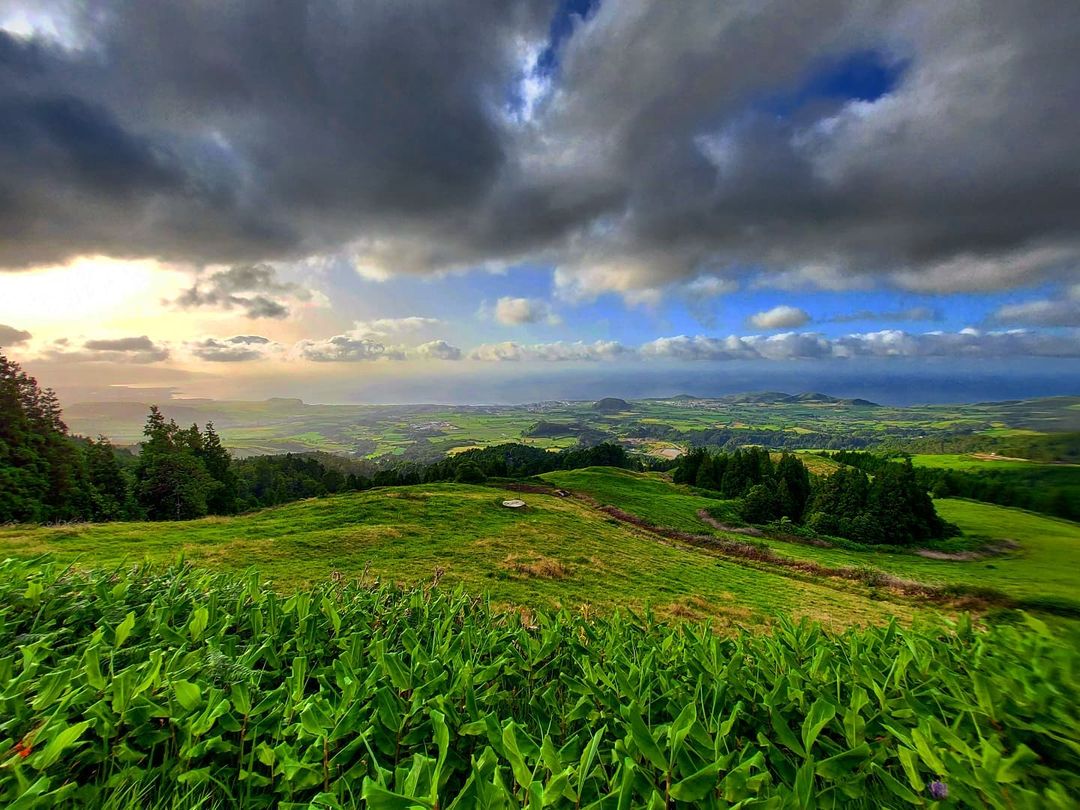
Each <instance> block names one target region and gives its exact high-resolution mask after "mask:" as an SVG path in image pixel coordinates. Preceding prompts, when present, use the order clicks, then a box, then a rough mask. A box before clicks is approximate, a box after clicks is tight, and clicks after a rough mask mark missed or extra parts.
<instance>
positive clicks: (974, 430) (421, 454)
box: [65, 394, 1080, 461]
mask: <svg viewBox="0 0 1080 810" xmlns="http://www.w3.org/2000/svg"><path fill="white" fill-rule="evenodd" d="M1078 402H1080V399H1078V398H1076V397H1051V398H1047V399H1040V400H1028V401H1024V402H1021V403H1016V402H1003V403H979V404H974V405H964V406H962V407H961V406H945V405H928V406H913V407H891V406H877V405H874V404H873V403H865V404H861V403H860V402H859V401H852V400H841V399H836V398H833V397H827V396H825V395H821V394H812V395H801V396H789V395H786V394H750V395H733V396H728V397H720V398H714V399H706V398H694V397H672V398H669V399H647V400H634V401H631V402H628V403H626V409H625V410H621V411H616V412H607V411H598V410H597V409H596V408H595V407H594V403H593V402H561V401H560V402H539V403H532V404H523V405H476V406H447V405H400V406H389V405H313V404H308V403H304V402H302V401H300V400H296V399H271V400H266V401H265V402H231V401H214V400H179V399H178V400H171V401H167V402H165V403H162V410H163V411H164V413H165V414H166V416H168V417H170V418H175V419H176V420H177V421H178V422H179V423H181V424H191V423H192V422H199V423H205V422H207V421H213V422H214V424H215V426H216V427H217V429H218V431H219V432H220V433H221V435H222V437H223V441H224V442H225V444H226V446H227V447H228V448H229V449H230V450H232V451H233V452H234V453H235V454H237V455H240V456H246V455H260V454H269V453H283V452H312V451H325V452H332V453H340V454H344V455H349V456H353V457H357V458H368V459H380V458H382V459H387V460H393V459H408V460H427V461H430V460H434V459H437V458H439V457H441V456H442V455H444V454H446V453H448V452H454V451H458V450H460V449H461V448H466V447H476V446H480V447H486V446H490V445H493V444H501V443H505V442H521V443H525V444H532V445H534V446H537V447H553V448H560V447H569V446H572V445H574V444H576V443H577V442H578V441H579V439H580V438H583V437H586V438H588V439H590V440H592V441H596V440H601V439H607V440H610V441H621V442H624V443H626V446H627V447H629V448H631V449H636V450H637V451H639V452H643V453H648V454H652V455H654V456H656V457H667V456H670V450H671V449H672V448H679V447H685V446H688V445H691V444H695V443H700V444H725V443H735V444H739V443H744V444H753V443H765V444H768V445H769V446H773V447H784V448H789V449H795V448H821V447H826V446H839V447H876V446H880V445H888V446H893V445H895V444H896V443H897V442H903V441H918V442H920V443H922V444H924V445H929V446H930V449H931V450H934V451H936V450H942V452H945V451H946V449H947V448H948V447H949V446H950V445H952V444H955V443H956V442H958V441H959V442H972V441H976V442H981V443H984V444H986V445H987V447H986V449H988V450H995V451H999V452H1000V454H1001V455H1008V454H1009V453H1010V452H1013V453H1016V452H1020V451H1022V450H1023V449H1024V448H1026V447H1028V446H1029V445H1030V444H1031V443H1032V442H1039V441H1042V440H1043V439H1045V436H1046V434H1048V433H1063V432H1069V431H1073V432H1077V431H1080V409H1078V408H1076V407H1074V406H1075V405H1076V404H1077V403H1078ZM148 409H149V405H145V404H139V403H132V402H115V403H110V402H98V403H74V404H72V405H69V406H68V407H67V408H66V409H65V418H66V419H67V420H68V422H69V425H70V427H71V429H72V430H73V431H74V432H76V433H80V434H83V435H87V436H96V435H98V434H103V435H106V436H109V437H110V438H112V439H113V440H114V441H115V442H117V443H119V444H134V443H136V442H138V441H140V440H141V438H142V428H143V423H144V422H145V419H146V414H147V411H148ZM539 423H543V424H545V425H547V426H548V428H549V429H550V435H547V434H545V435H542V436H533V435H531V434H532V431H533V429H534V428H535V427H536V426H537V425H538V424H539ZM1010 448H1012V449H1010ZM1017 448H1019V450H1017ZM960 458H963V456H957V459H960Z"/></svg>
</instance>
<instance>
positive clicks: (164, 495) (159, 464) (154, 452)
mask: <svg viewBox="0 0 1080 810" xmlns="http://www.w3.org/2000/svg"><path fill="white" fill-rule="evenodd" d="M143 435H144V436H146V441H145V442H143V446H142V450H141V451H140V453H139V463H138V466H137V467H136V479H137V481H138V485H137V490H136V494H137V497H138V501H139V504H140V505H141V506H142V507H143V508H144V509H145V510H146V514H147V516H148V517H149V518H150V519H151V520H186V519H190V518H195V517H202V516H203V515H205V514H206V513H207V511H208V508H209V505H208V503H207V498H208V496H209V495H210V493H211V492H213V491H214V489H216V487H217V482H216V481H215V480H214V479H213V478H212V477H211V475H210V474H209V473H208V472H207V471H206V466H205V464H203V461H202V459H201V458H200V457H199V453H201V452H202V450H203V441H202V437H201V435H200V434H199V429H198V427H196V426H195V425H192V427H190V428H188V429H186V430H184V429H181V428H180V427H178V426H177V424H176V422H174V421H172V420H169V421H168V422H166V421H165V417H164V416H163V415H162V413H161V411H160V410H159V409H158V407H157V406H156V405H154V406H151V408H150V414H149V416H148V417H147V419H146V426H145V427H144V428H143Z"/></svg>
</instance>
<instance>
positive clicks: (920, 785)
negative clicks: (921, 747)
mask: <svg viewBox="0 0 1080 810" xmlns="http://www.w3.org/2000/svg"><path fill="white" fill-rule="evenodd" d="M896 753H897V755H898V756H899V757H900V764H901V765H903V766H904V773H905V774H907V778H908V784H909V785H911V787H912V788H914V789H915V792H916V793H922V792H923V791H924V790H926V783H925V782H923V779H922V776H921V774H920V773H919V756H918V754H916V753H915V752H914V751H912V750H911V749H910V748H898V749H897V751H896Z"/></svg>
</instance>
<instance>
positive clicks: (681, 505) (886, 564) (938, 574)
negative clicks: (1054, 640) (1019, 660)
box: [543, 467, 1080, 612]
mask: <svg viewBox="0 0 1080 810" xmlns="http://www.w3.org/2000/svg"><path fill="white" fill-rule="evenodd" d="M543 477H544V478H545V479H546V480H548V481H550V482H552V483H553V484H555V485H557V486H562V487H566V488H567V489H570V490H574V491H578V492H582V493H584V494H587V495H589V496H590V497H592V498H594V499H596V500H597V501H598V502H599V503H601V504H605V505H610V506H614V507H617V508H619V509H621V510H624V511H626V512H628V513H630V514H632V515H636V516H638V517H640V518H642V519H643V520H646V521H648V522H649V523H652V524H655V525H658V526H667V527H672V528H676V529H679V530H682V531H687V532H697V533H703V534H715V535H717V536H720V537H728V538H735V539H745V535H741V534H737V533H732V532H725V531H723V530H721V529H717V528H716V527H715V526H710V525H708V524H707V523H706V522H705V521H703V520H702V519H701V517H700V513H701V512H702V511H703V510H706V511H709V512H711V513H712V514H713V515H714V516H719V517H721V518H722V519H723V520H724V521H725V522H730V523H731V524H732V525H734V526H738V524H739V520H738V518H737V516H736V514H735V510H734V504H733V502H729V501H721V500H717V499H715V498H710V497H707V496H705V495H703V494H702V493H701V491H696V490H693V489H692V488H689V487H683V486H678V485H675V484H672V483H671V482H670V481H668V480H666V479H665V478H664V477H662V476H660V475H658V474H645V475H642V474H639V473H632V472H628V471H625V470H608V469H603V468H598V467H594V468H589V469H585V470H569V471H559V472H553V473H547V474H545V475H544V476H543ZM934 505H935V508H936V509H937V510H938V512H939V513H940V514H941V516H942V517H943V518H945V519H946V520H948V521H949V522H951V523H954V524H955V525H957V526H958V527H959V528H960V530H961V532H962V533H963V535H964V536H965V537H967V538H970V539H973V540H976V541H978V542H979V543H980V544H983V545H989V546H997V547H1000V551H999V553H995V554H993V555H988V556H985V557H979V556H978V555H974V556H976V558H975V559H965V560H950V559H928V558H926V557H923V556H920V555H918V554H916V553H913V552H905V553H889V552H883V551H857V550H850V549H847V548H842V547H837V548H822V547H820V546H817V545H813V544H810V543H807V542H803V541H800V540H799V539H798V538H793V537H790V536H784V535H783V534H771V535H769V536H766V537H761V538H757V539H759V540H761V541H762V542H764V543H765V544H767V545H768V546H769V548H771V549H773V550H774V551H776V552H777V553H779V554H782V555H784V556H786V557H791V558H795V559H801V560H808V561H812V562H817V563H821V564H823V565H827V566H869V567H872V568H875V569H879V570H881V571H883V572H886V573H889V574H893V575H895V576H899V577H903V578H906V579H911V580H914V581H917V582H921V583H925V584H928V585H934V586H965V587H969V588H986V589H993V590H997V591H1000V592H1001V593H1003V594H1005V595H1007V596H1009V597H1012V598H1015V599H1025V598H1030V599H1037V598H1042V597H1049V598H1051V599H1055V600H1061V602H1062V604H1075V605H1076V609H1077V611H1078V612H1080V598H1078V594H1080V524H1077V523H1074V522H1072V521H1067V520H1059V519H1055V518H1051V517H1046V516H1043V515H1037V514H1034V513H1031V512H1025V511H1023V510H1020V509H1011V508H1007V507H1001V506H994V505H991V504H984V503H978V502H975V501H965V500H959V499H950V498H944V499H938V500H936V501H935V502H934Z"/></svg>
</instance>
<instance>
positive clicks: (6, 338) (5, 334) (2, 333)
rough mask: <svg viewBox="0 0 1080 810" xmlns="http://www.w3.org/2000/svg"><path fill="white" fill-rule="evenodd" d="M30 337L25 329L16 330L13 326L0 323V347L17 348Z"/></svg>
mask: <svg viewBox="0 0 1080 810" xmlns="http://www.w3.org/2000/svg"><path fill="white" fill-rule="evenodd" d="M32 337H33V335H31V334H30V333H29V332H27V331H26V330H25V329H16V328H15V327H14V326H8V325H7V324H3V323H0V346H18V345H19V344H21V343H26V341H28V340H30V338H32Z"/></svg>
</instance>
